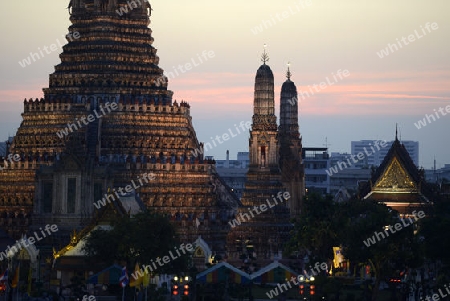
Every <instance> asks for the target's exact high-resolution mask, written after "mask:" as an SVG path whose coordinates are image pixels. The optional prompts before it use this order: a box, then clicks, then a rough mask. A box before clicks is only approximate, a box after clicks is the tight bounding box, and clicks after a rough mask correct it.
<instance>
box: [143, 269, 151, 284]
mask: <svg viewBox="0 0 450 301" xmlns="http://www.w3.org/2000/svg"><path fill="white" fill-rule="evenodd" d="M149 284H150V273H147V271H145V273H144V279H142V285H143V286H144V287H147V286H148V285H149Z"/></svg>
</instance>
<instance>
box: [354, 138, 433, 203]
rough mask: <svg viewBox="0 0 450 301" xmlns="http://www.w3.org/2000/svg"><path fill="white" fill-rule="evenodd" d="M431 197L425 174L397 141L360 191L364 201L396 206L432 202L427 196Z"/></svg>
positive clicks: (396, 140)
mask: <svg viewBox="0 0 450 301" xmlns="http://www.w3.org/2000/svg"><path fill="white" fill-rule="evenodd" d="M430 194H431V190H430V188H429V187H428V185H427V184H426V182H425V180H424V177H423V172H422V171H420V170H419V169H418V168H417V166H416V165H415V164H414V162H413V160H412V159H411V157H410V156H409V153H408V151H407V150H406V148H405V146H404V145H403V144H402V143H401V142H400V141H399V140H398V139H397V137H396V139H395V141H394V143H393V144H392V146H391V148H390V149H389V151H388V153H387V155H386V157H385V158H384V160H383V162H382V163H381V165H380V166H379V167H378V168H377V169H376V171H375V172H374V173H373V174H372V177H371V179H370V181H369V182H368V183H367V184H366V185H365V186H363V188H362V189H361V190H360V196H361V197H362V198H363V199H369V198H370V199H372V200H377V201H383V202H385V203H386V202H389V203H393V204H394V203H398V204H405V203H410V204H412V203H423V202H429V200H428V198H427V197H426V196H427V195H430Z"/></svg>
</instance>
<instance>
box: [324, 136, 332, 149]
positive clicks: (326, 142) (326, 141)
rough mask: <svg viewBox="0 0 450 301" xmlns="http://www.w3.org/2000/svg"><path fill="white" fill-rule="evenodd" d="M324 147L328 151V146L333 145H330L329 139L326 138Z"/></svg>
mask: <svg viewBox="0 0 450 301" xmlns="http://www.w3.org/2000/svg"><path fill="white" fill-rule="evenodd" d="M322 145H324V146H325V147H326V148H327V149H328V146H330V145H331V144H328V137H325V144H322Z"/></svg>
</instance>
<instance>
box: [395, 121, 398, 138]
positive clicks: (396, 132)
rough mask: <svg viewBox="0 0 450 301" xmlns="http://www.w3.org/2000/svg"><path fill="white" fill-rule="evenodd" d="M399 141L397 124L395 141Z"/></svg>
mask: <svg viewBox="0 0 450 301" xmlns="http://www.w3.org/2000/svg"><path fill="white" fill-rule="evenodd" d="M397 140H398V123H396V124H395V141H397Z"/></svg>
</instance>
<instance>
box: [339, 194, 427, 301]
mask: <svg viewBox="0 0 450 301" xmlns="http://www.w3.org/2000/svg"><path fill="white" fill-rule="evenodd" d="M339 207H340V209H339V210H337V212H339V215H340V220H341V222H342V224H341V228H340V234H339V237H340V241H341V245H342V249H343V253H344V255H345V257H346V258H347V259H349V260H350V261H351V262H354V263H364V264H370V266H371V267H372V272H373V276H374V278H375V283H374V285H373V287H372V292H371V293H370V294H371V296H372V297H371V298H372V300H376V299H377V295H378V290H379V287H380V283H381V281H382V280H383V279H386V278H388V277H390V276H392V275H393V274H394V272H395V271H398V270H403V269H405V268H406V267H410V268H415V267H419V266H421V265H422V263H423V256H422V255H423V254H422V252H421V248H420V244H419V240H418V237H417V236H415V235H414V229H413V227H414V226H413V225H409V221H408V225H409V226H405V224H403V223H402V222H401V220H400V218H399V215H398V212H396V211H394V210H392V209H390V208H389V207H387V206H386V205H384V204H379V203H374V202H371V201H361V200H357V199H353V200H350V201H348V202H344V203H341V204H339ZM396 224H400V225H401V226H402V227H401V229H400V230H398V231H397V230H396V229H397V228H396V229H394V226H395V225H396ZM375 233H377V234H375ZM369 238H372V242H373V243H369V240H368V239H369Z"/></svg>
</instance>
